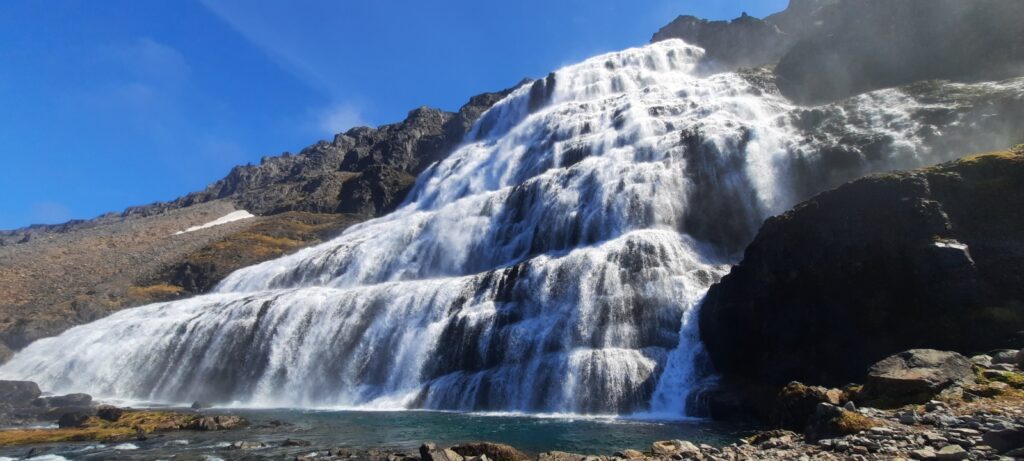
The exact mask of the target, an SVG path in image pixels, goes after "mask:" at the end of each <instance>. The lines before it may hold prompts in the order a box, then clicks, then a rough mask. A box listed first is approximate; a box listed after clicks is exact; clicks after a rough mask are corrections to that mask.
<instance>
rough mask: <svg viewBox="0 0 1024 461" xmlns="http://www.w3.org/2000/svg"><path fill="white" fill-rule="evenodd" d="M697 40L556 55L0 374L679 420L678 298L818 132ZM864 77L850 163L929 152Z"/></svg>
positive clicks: (203, 391) (324, 401) (120, 386)
mask: <svg viewBox="0 0 1024 461" xmlns="http://www.w3.org/2000/svg"><path fill="white" fill-rule="evenodd" d="M702 54H703V51H702V50H701V49H699V48H696V47H692V46H689V45H687V44H685V43H683V42H681V41H666V42H660V43H657V44H652V45H649V46H646V47H643V48H637V49H629V50H625V51H622V52H618V53H611V54H607V55H603V56H598V57H595V58H592V59H589V60H587V61H584V62H583V63H580V64H577V65H573V66H569V67H566V68H564V69H561V70H559V71H557V72H555V73H553V74H551V75H550V76H549V77H548V78H546V79H543V80H539V81H537V82H535V83H534V84H533V85H527V86H524V87H522V88H520V89H518V90H516V91H515V92H514V93H513V94H511V95H510V96H509V97H507V98H506V99H505V100H504V101H502V102H500V103H499V104H497V105H496V106H495V107H494V108H492V109H491V110H490V111H489V112H488V113H487V114H485V116H484V117H482V119H481V120H480V121H478V122H477V124H476V126H475V127H474V129H473V132H472V133H471V135H470V137H469V139H470V141H469V142H467V143H466V144H464V145H463V146H462V147H460V148H459V149H458V150H457V151H455V152H454V153H452V154H451V155H450V156H449V157H448V158H447V159H446V160H444V161H442V162H440V163H438V164H436V165H434V166H433V167H431V168H430V169H429V170H428V171H427V172H426V173H424V174H423V175H422V176H421V177H420V179H419V181H418V183H417V186H416V188H415V190H414V191H413V192H412V193H411V194H410V198H409V199H408V200H407V203H406V204H405V205H404V206H402V207H401V208H400V209H398V210H397V211H395V212H394V213H392V214H390V215H387V216H384V217H382V218H379V219H375V220H372V221H368V222H365V223H363V224H361V225H358V226H355V227H353V228H350V229H349V230H348V231H346V232H345V233H344V234H343V235H341V236H340V237H338V238H336V239H334V240H332V241H330V242H327V243H324V244H321V245H319V246H317V247H313V248H308V249H305V250H302V251H299V252H297V253H295V254H293V255H290V256H287V257H284V258H280V259H277V260H273V261H269V262H266V263H263V264H259V265H256V266H253V267H249V268H246V269H242V270H239V271H237V272H235V273H234V274H232V275H231V276H229V277H228V278H227V279H226V280H224V281H223V282H222V283H221V285H220V286H219V287H218V289H217V290H216V293H213V294H210V295H205V296H199V297H195V298H192V299H186V300H182V301H176V302H169V303H159V304H152V305H148V306H143V307H139V308H134V309H128V310H124V311H121V312H118V313H116V314H113V315H111V316H109V317H107V318H104V319H101V320H98V321H96V322H93V323H90V324H88V325H83V326H79V327H76V328H73V329H71V330H68V331H67V332H65V333H64V334H62V335H60V336H57V337H54V338H47V339H42V340H39V341H37V342H35V343H33V344H32V345H30V346H29V347H27V348H26V349H25V350H24V351H22V352H20V353H18V354H17V355H16V356H15V357H14V358H13V359H12V360H11V361H10V362H9V363H7V364H6V365H4V366H3V367H2V368H0V376H2V377H4V378H8V379H13V378H16V379H31V380H35V381H37V382H39V384H40V385H41V387H43V388H44V389H48V390H52V391H55V392H72V391H76V392H88V393H91V394H93V395H96V396H101V397H108V398H122V399H140V400H149V401H166V402H184V403H188V402H191V401H193V400H204V401H211V402H217V403H229V402H235V403H239V404H242V405H251V406H300V407H361V408H372V407H376V408H394V407H401V408H436V409H456V410H506V411H529V412H573V413H620V414H621V413H631V412H645V411H650V412H653V413H657V414H662V415H664V414H676V415H678V414H682V413H684V412H685V401H686V400H685V396H686V394H687V393H688V392H689V391H690V390H691V389H692V388H693V387H694V386H696V385H697V384H698V383H699V379H700V378H701V377H702V376H701V372H700V371H699V369H698V367H695V366H694V361H695V360H696V356H697V355H698V353H699V348H700V344H699V341H698V340H697V335H696V330H695V328H694V325H693V322H694V321H695V319H696V316H694V315H691V314H692V311H693V309H694V307H695V306H696V305H697V304H698V303H699V301H700V299H701V298H702V296H703V295H704V293H705V292H706V290H707V289H708V287H709V286H710V285H711V284H712V283H714V282H715V281H716V280H717V279H718V278H719V277H720V276H721V275H722V274H723V273H724V272H725V271H726V270H727V268H728V264H729V263H731V262H734V261H735V258H736V253H737V250H739V249H741V248H742V245H740V246H739V247H737V243H739V244H742V243H744V242H745V241H746V239H749V238H750V236H752V234H753V232H754V231H755V230H756V227H757V226H758V225H759V223H760V222H761V221H762V220H763V219H764V218H765V217H766V216H768V215H769V214H771V213H777V212H779V211H781V210H784V209H785V208H786V207H788V206H790V205H792V204H794V203H795V201H797V200H798V199H800V198H802V195H803V193H802V192H800V191H798V190H797V188H796V186H795V185H794V181H795V180H794V179H793V178H794V177H795V176H796V174H795V173H794V171H793V169H794V168H795V165H797V166H801V167H803V168H804V170H802V171H806V163H807V162H814V158H813V154H814V153H815V152H818V150H820V149H819V146H818V145H817V143H821V141H820V140H814V141H812V140H810V139H808V138H807V137H806V136H805V135H804V134H803V133H801V132H800V130H799V129H798V128H797V127H795V126H794V122H793V117H794V116H793V114H794V111H796V110H798V109H797V108H795V107H793V106H791V105H790V103H788V102H787V101H786V100H785V99H783V98H781V97H779V96H776V95H773V94H770V93H765V92H763V91H761V89H759V88H757V87H756V86H755V85H754V84H752V83H751V82H750V81H748V80H749V79H747V78H744V77H743V76H741V75H739V74H733V73H724V74H717V75H712V76H699V75H697V73H696V71H695V68H696V66H697V64H698V61H699V59H700V57H701V56H702ZM887 91H888V92H878V93H875V94H873V95H869V96H865V97H863V98H861V99H862V100H861V101H859V102H857V103H856V105H857V107H859V110H863V114H868V115H867V116H864V115H863V114H861V116H859V118H858V120H860V122H859V123H860V126H861V127H862V128H861V129H862V130H865V131H866V132H868V133H876V132H877V133H881V134H884V135H885V136H888V137H889V138H890V139H891V140H893V142H891V143H889V145H888V147H887V148H886V149H885V154H884V156H883V157H882V158H874V159H870V162H868V161H865V162H864V165H863V168H862V169H863V170H864V171H872V170H880V169H886V168H887V167H889V166H892V165H896V166H901V167H903V166H913V165H918V164H922V163H925V162H927V161H929V160H934V159H935V158H934V157H930V155H932V154H931V153H930V151H929V150H928V149H926V148H924V147H921V143H920V142H917V140H916V138H915V137H916V136H918V134H917V133H918V131H919V127H918V126H916V125H915V123H916V122H914V121H913V120H912V119H911V118H909V117H907V116H906V114H907V113H908V111H909V110H910V108H911V107H912V106H913V105H914V102H913V101H910V100H909V98H907V97H905V96H901V95H900V94H899V93H897V92H895V91H893V90H887ZM837 110H841V109H837ZM837 142H838V141H837ZM794 153H799V156H795V154H794ZM797 157H799V159H800V161H801V162H803V163H798V162H796V161H795V160H794V159H795V158H797ZM847 179H848V178H847Z"/></svg>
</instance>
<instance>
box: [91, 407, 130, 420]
mask: <svg viewBox="0 0 1024 461" xmlns="http://www.w3.org/2000/svg"><path fill="white" fill-rule="evenodd" d="M124 412H125V410H124V408H118V407H115V406H113V405H100V406H99V407H97V408H96V416H99V417H100V419H104V420H107V421H117V420H118V419H121V415H123V414H124Z"/></svg>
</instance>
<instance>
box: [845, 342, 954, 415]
mask: <svg viewBox="0 0 1024 461" xmlns="http://www.w3.org/2000/svg"><path fill="white" fill-rule="evenodd" d="M973 382H974V369H973V367H972V364H971V361H970V360H969V359H968V358H967V357H964V356H963V355H960V354H957V353H956V352H946V351H937V350H934V349H913V350H909V351H905V352H901V353H899V354H896V355H893V356H891V357H888V358H886V359H885V360H882V361H881V362H878V363H876V364H874V365H872V366H871V369H870V370H868V376H867V381H866V382H865V384H864V393H865V394H866V395H867V397H868V398H869V399H870V398H885V399H890V400H896V401H899V402H901V403H903V402H906V403H919V404H920V403H925V402H928V401H929V400H931V399H932V398H933V397H934V396H935V395H937V394H938V393H939V391H941V390H943V389H945V388H947V387H949V386H951V385H954V384H960V385H964V384H970V383H973Z"/></svg>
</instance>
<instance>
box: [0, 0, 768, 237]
mask: <svg viewBox="0 0 1024 461" xmlns="http://www.w3.org/2000/svg"><path fill="white" fill-rule="evenodd" d="M786 3H787V0H755V1H727V0H520V1H515V2H512V1H507V2H497V1H480V0H475V1H469V0H465V1H463V0H453V1H440V0H408V1H398V0H365V1H364V0H358V1H357V0H336V1H317V2H313V1H306V0H299V1H294V0H293V1H287V2H285V1H277V2H269V1H262V0H227V1H219V0H208V1H184V0H174V1H171V0H104V1H93V0H78V1H59V0H45V1H44V0H39V1H35V0H7V1H3V2H0V104H2V109H0V161H2V163H0V165H2V166H0V229H9V228H14V227H20V226H24V225H27V224H30V223H56V222H62V221H66V220H68V219H73V218H91V217H94V216H96V215H99V214H101V213H103V212H107V211H120V210H121V209H123V208H125V207H126V206H130V205H139V204H145V203H150V202H154V201H158V200H170V199H173V198H175V197H177V196H179V195H183V194H185V193H187V192H190V191H193V190H199V189H201V188H203V187H205V185H206V184H208V183H210V182H213V181H215V180H217V179H219V178H221V177H223V176H224V175H225V174H226V173H227V172H228V170H229V169H230V168H231V167H232V166H234V165H237V164H243V163H247V162H253V163H256V162H258V161H259V158H260V157H262V156H264V155H277V154H280V153H281V152H285V151H291V152H296V151H298V150H300V149H301V148H302V147H304V146H307V145H309V144H312V143H314V142H316V141H317V140H319V139H329V138H330V137H332V136H333V134H334V133H335V132H339V131H344V130H345V129H347V128H350V127H352V126H354V125H362V124H365V125H371V126H376V125H379V124H383V123H390V122H395V121H398V120H401V119H402V118H404V116H405V114H406V112H408V111H409V110H410V109H412V108H414V107H418V106H421V105H429V106H434V107H440V108H443V109H447V110H455V109H457V108H458V107H459V106H460V105H462V104H463V103H464V102H465V101H466V100H467V99H468V98H469V97H470V96H472V95H474V94H478V93H481V92H484V91H494V90H499V89H502V88H505V87H508V86H511V85H513V84H515V83H516V82H517V81H519V80H520V79H522V78H523V77H537V76H543V75H545V74H546V73H547V72H549V71H551V70H554V69H556V68H558V67H561V66H563V65H566V64H570V63H572V62H576V61H579V60H581V59H583V58H586V57H588V56H591V55H594V54H598V53H601V52H605V51H611V50H616V49H622V48H627V47H630V46H637V45H642V44H644V43H646V42H647V40H649V39H650V36H651V34H653V33H654V32H655V31H656V30H657V29H658V28H659V27H661V26H662V25H664V24H666V23H668V22H669V21H671V20H672V19H673V18H675V17H676V16H677V15H679V14H694V15H697V16H701V17H708V18H716V19H727V18H733V17H736V16H739V14H740V13H741V12H743V11H746V12H748V13H750V14H752V15H754V16H759V17H761V16H764V15H767V14H769V13H772V12H775V11H778V10H780V9H782V8H784V7H785V4H786Z"/></svg>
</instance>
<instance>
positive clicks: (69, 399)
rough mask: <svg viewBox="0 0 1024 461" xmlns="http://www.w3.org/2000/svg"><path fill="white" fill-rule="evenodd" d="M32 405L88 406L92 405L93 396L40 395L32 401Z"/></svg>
mask: <svg viewBox="0 0 1024 461" xmlns="http://www.w3.org/2000/svg"><path fill="white" fill-rule="evenodd" d="M32 405H33V406H36V407H42V408H58V407H88V406H90V405H92V396H91V395H89V394H67V395H58V396H52V397H39V398H37V399H35V400H33V401H32Z"/></svg>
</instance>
